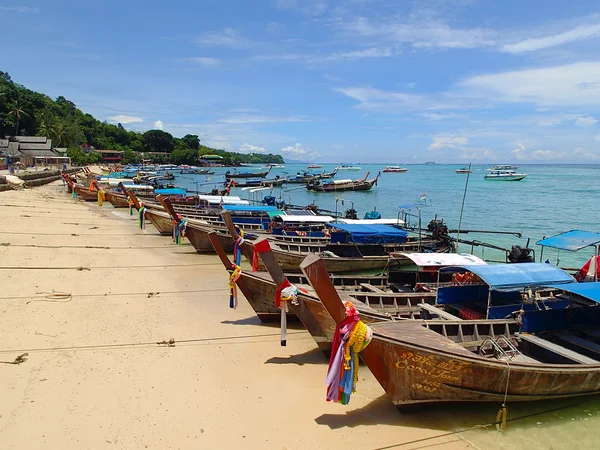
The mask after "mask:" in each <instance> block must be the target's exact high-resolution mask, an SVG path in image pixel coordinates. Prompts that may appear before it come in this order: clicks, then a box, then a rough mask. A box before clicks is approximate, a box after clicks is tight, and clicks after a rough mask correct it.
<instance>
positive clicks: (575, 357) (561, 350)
mask: <svg viewBox="0 0 600 450" xmlns="http://www.w3.org/2000/svg"><path fill="white" fill-rule="evenodd" d="M516 336H517V337H518V338H520V339H521V340H523V341H526V342H529V343H531V344H534V345H537V346H539V347H542V348H545V349H546V350H550V351H551V352H553V353H556V354H557V355H560V356H563V357H565V358H567V359H570V360H571V361H574V362H576V363H579V364H598V361H596V360H595V359H592V358H588V357H587V356H584V355H581V354H579V353H577V352H574V351H573V350H569V349H568V348H565V347H563V346H561V345H558V344H555V343H553V342H550V341H547V340H546V339H542V338H540V337H537V336H534V335H533V334H522V333H517V334H516Z"/></svg>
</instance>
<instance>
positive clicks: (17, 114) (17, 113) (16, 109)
mask: <svg viewBox="0 0 600 450" xmlns="http://www.w3.org/2000/svg"><path fill="white" fill-rule="evenodd" d="M10 108H11V110H10V111H9V112H8V114H7V115H6V117H8V116H13V117H14V118H15V120H16V126H15V136H18V134H19V120H20V119H21V116H25V117H28V116H29V114H27V113H26V112H25V111H24V110H23V108H21V106H20V105H19V100H17V101H16V102H15V103H13V105H12V106H11V107H10Z"/></svg>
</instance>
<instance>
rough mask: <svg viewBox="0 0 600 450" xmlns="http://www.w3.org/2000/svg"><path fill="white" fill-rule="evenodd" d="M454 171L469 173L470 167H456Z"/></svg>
mask: <svg viewBox="0 0 600 450" xmlns="http://www.w3.org/2000/svg"><path fill="white" fill-rule="evenodd" d="M456 173H471V169H469V168H468V167H463V168H462V169H456Z"/></svg>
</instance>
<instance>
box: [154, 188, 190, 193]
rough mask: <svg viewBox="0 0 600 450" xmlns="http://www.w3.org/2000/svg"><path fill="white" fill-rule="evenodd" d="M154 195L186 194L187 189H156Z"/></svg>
mask: <svg viewBox="0 0 600 450" xmlns="http://www.w3.org/2000/svg"><path fill="white" fill-rule="evenodd" d="M154 193H155V194H156V195H186V194H187V191H186V190H185V189H181V188H167V189H156V190H155V191H154Z"/></svg>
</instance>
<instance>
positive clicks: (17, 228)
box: [0, 183, 600, 449]
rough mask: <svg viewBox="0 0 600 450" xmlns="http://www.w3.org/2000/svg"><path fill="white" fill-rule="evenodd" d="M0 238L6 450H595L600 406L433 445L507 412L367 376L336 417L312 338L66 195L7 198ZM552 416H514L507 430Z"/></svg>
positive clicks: (158, 240)
mask: <svg viewBox="0 0 600 450" xmlns="http://www.w3.org/2000/svg"><path fill="white" fill-rule="evenodd" d="M9 205H10V206H9ZM0 230H1V231H2V232H1V238H0V243H2V244H3V245H2V246H0V266H1V267H2V269H0V277H2V283H1V286H2V292H1V293H0V297H1V299H0V342H1V344H0V361H3V362H10V361H13V360H14V359H15V358H16V357H17V356H19V355H20V354H22V353H28V356H27V357H26V358H27V360H26V361H25V362H24V363H22V364H0V379H1V380H2V382H1V383H0V398H1V399H2V402H0V437H1V440H0V448H19V449H22V448H42V447H44V448H234V447H241V446H243V447H246V448H286V449H291V448H340V447H341V446H347V448H361V449H362V448H365V449H366V448H385V447H390V448H403V449H416V448H449V449H461V448H467V447H468V448H522V447H527V448H530V449H537V448H540V449H541V448H544V449H546V448H598V447H600V442H598V438H596V436H595V432H594V430H595V429H597V426H598V423H599V422H598V420H599V419H598V417H599V414H600V413H599V412H598V411H599V409H598V402H597V401H595V402H593V403H588V404H585V405H580V406H578V407H577V408H574V409H565V410H560V411H558V412H555V413H546V414H542V415H540V416H536V417H532V418H530V419H527V420H523V421H517V422H514V423H511V424H510V425H509V430H508V432H506V433H505V434H501V433H498V432H496V431H489V430H478V431H470V432H467V433H461V434H454V435H449V436H444V437H436V436H439V435H443V434H445V433H448V432H452V431H454V430H457V429H461V428H469V427H472V426H474V425H477V424H485V423H489V422H492V421H494V419H495V414H496V411H497V409H498V407H499V405H447V406H443V407H436V408H423V409H419V410H414V411H411V412H399V411H398V410H397V409H396V408H395V407H394V406H393V405H392V404H391V402H390V401H389V399H388V398H387V397H386V396H385V394H384V392H383V390H382V389H381V387H380V386H379V385H378V384H377V382H376V381H375V379H374V378H373V377H372V375H371V374H370V373H369V371H368V369H367V368H366V367H362V368H361V372H360V381H359V384H358V392H357V393H356V394H354V395H353V397H352V400H351V404H350V405H348V406H345V407H344V406H341V405H337V404H329V403H327V402H325V400H324V397H325V386H324V378H325V373H326V369H327V366H326V364H327V361H326V359H325V357H324V356H323V355H322V354H321V353H320V352H319V351H318V350H317V348H316V345H315V344H314V342H313V340H312V338H311V337H310V335H309V334H308V333H307V332H306V331H304V330H303V329H302V327H301V326H296V327H294V328H293V329H292V330H290V336H289V339H288V346H287V347H281V346H280V345H279V329H278V327H277V326H276V325H275V326H268V325H264V324H261V323H260V322H259V320H258V319H257V318H256V316H255V315H254V313H253V311H252V310H251V308H250V307H249V306H248V304H247V303H246V302H245V300H244V299H243V298H241V299H240V306H239V307H238V309H237V310H231V309H230V308H229V298H228V289H227V277H226V275H225V272H224V270H223V267H222V265H221V263H220V262H219V261H218V259H217V257H216V256H211V255H198V254H196V253H195V252H194V250H193V248H192V247H191V245H190V244H189V243H185V244H183V245H180V246H177V245H175V244H174V243H173V242H172V241H171V239H170V238H168V237H161V236H159V235H158V233H157V232H156V230H154V229H153V227H152V225H150V224H148V228H147V229H146V230H145V231H141V230H139V228H138V227H137V220H136V216H129V213H128V211H127V210H115V209H113V208H112V207H111V206H110V204H105V205H104V206H103V207H102V208H100V207H98V206H97V205H96V204H95V203H83V202H80V201H75V200H73V199H71V197H70V196H69V195H68V194H66V193H65V192H64V189H63V187H62V185H61V183H53V184H50V185H48V186H44V187H40V188H36V189H33V190H24V191H8V192H2V193H0ZM7 244H10V245H7ZM88 269H89V270H88ZM53 290H55V291H59V292H65V293H70V294H72V297H70V298H51V297H50V298H48V297H47V295H48V294H46V293H51V292H52V291H53ZM171 338H173V339H174V340H175V341H176V343H175V346H174V347H168V346H165V345H164V344H163V345H158V344H157V342H161V341H168V340H169V339H171ZM578 401H580V400H575V401H568V402H564V405H568V404H572V403H576V402H578ZM556 406H557V405H556V404H552V405H549V404H548V403H543V404H537V405H533V406H532V405H518V406H514V407H513V406H512V405H509V419H510V418H512V417H518V416H519V415H526V414H530V413H531V412H534V411H545V410H548V409H551V408H553V407H556ZM584 411H587V412H584ZM558 416H561V417H558ZM573 418H575V419H574V420H571V419H573ZM412 441H418V442H414V443H412V444H407V443H408V442H412ZM567 444H568V445H567Z"/></svg>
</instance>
